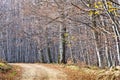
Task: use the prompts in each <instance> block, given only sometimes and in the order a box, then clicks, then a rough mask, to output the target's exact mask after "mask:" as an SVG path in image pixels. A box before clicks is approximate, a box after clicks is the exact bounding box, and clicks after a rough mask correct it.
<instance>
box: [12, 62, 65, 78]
mask: <svg viewBox="0 0 120 80" xmlns="http://www.w3.org/2000/svg"><path fill="white" fill-rule="evenodd" d="M12 65H18V66H20V67H22V69H23V71H22V76H21V79H20V80H67V78H66V74H65V73H63V72H61V71H59V70H56V69H51V68H48V67H45V66H43V65H40V64H12Z"/></svg>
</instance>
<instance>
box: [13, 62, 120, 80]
mask: <svg viewBox="0 0 120 80" xmlns="http://www.w3.org/2000/svg"><path fill="white" fill-rule="evenodd" d="M12 65H15V66H20V67H21V68H22V72H21V77H20V78H19V80H120V66H117V67H111V68H104V69H100V68H98V67H95V66H83V67H81V66H78V65H64V64H39V63H35V64H24V63H20V64H18V63H16V64H12ZM14 80H17V79H14Z"/></svg>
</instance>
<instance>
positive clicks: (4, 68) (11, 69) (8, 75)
mask: <svg viewBox="0 0 120 80" xmlns="http://www.w3.org/2000/svg"><path fill="white" fill-rule="evenodd" d="M20 71H21V70H20V68H19V67H18V66H11V65H9V64H8V63H6V62H2V61H0V80H18V78H19V75H20Z"/></svg>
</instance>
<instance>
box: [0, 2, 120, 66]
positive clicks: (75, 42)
mask: <svg viewBox="0 0 120 80" xmlns="http://www.w3.org/2000/svg"><path fill="white" fill-rule="evenodd" d="M0 59H2V60H5V61H7V62H9V63H35V62H39V63H65V64H66V63H68V62H69V61H72V63H84V64H87V65H90V66H98V67H105V66H107V67H111V66H118V65H120V0H0Z"/></svg>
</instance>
